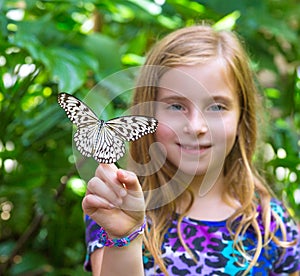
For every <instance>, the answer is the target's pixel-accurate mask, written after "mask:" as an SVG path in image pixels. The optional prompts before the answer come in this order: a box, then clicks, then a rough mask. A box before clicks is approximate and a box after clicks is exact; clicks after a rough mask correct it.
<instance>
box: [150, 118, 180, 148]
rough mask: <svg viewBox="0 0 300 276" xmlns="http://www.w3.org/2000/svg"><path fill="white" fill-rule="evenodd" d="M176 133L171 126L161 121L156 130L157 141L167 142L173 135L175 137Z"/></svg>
mask: <svg viewBox="0 0 300 276" xmlns="http://www.w3.org/2000/svg"><path fill="white" fill-rule="evenodd" d="M175 136H176V134H175V132H174V131H173V130H172V128H170V127H169V126H167V125H166V124H164V123H161V122H160V123H159V124H158V126H157V129H156V132H155V140H156V142H160V143H163V144H165V143H166V142H167V141H168V140H170V139H171V138H172V137H175Z"/></svg>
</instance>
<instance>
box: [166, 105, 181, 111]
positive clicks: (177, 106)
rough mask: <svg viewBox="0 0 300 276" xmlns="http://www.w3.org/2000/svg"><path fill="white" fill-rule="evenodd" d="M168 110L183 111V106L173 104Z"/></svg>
mask: <svg viewBox="0 0 300 276" xmlns="http://www.w3.org/2000/svg"><path fill="white" fill-rule="evenodd" d="M168 109H171V110H183V109H184V108H183V106H182V105H181V104H171V105H169V107H168Z"/></svg>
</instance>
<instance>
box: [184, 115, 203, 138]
mask: <svg viewBox="0 0 300 276" xmlns="http://www.w3.org/2000/svg"><path fill="white" fill-rule="evenodd" d="M183 131H184V132H186V133H192V134H194V135H199V134H204V133H206V132H207V131H208V125H207V121H206V119H205V117H204V115H203V113H202V112H201V111H200V110H195V111H193V112H192V113H191V114H190V115H189V116H188V117H187V121H186V125H185V126H184V128H183Z"/></svg>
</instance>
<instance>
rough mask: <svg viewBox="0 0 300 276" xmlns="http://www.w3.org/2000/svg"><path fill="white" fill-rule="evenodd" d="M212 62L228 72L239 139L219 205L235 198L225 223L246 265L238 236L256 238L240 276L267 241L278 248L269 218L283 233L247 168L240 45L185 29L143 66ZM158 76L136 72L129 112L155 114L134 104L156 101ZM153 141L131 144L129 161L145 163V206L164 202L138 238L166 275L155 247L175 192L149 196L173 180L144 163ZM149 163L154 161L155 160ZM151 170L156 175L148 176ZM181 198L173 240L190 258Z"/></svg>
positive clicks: (249, 108) (168, 170)
mask: <svg viewBox="0 0 300 276" xmlns="http://www.w3.org/2000/svg"><path fill="white" fill-rule="evenodd" d="M215 58H221V59H222V60H223V61H224V62H225V64H226V69H227V71H228V73H229V74H232V76H233V77H234V80H235V83H234V84H233V85H234V87H235V91H236V93H238V96H239V104H240V114H241V115H240V121H239V135H238V137H237V139H236V142H235V144H234V146H233V148H232V150H231V152H230V153H229V155H228V156H227V157H226V160H225V163H224V175H225V181H224V182H225V183H226V187H225V193H224V200H225V202H227V203H228V204H231V205H232V202H233V199H236V200H237V201H238V202H239V204H240V205H239V206H238V207H237V206H235V207H236V208H237V210H236V212H235V213H234V214H233V215H232V216H231V217H230V218H229V219H228V220H227V227H228V229H229V231H230V233H231V234H232V236H233V239H234V246H235V247H236V248H237V249H238V250H239V251H240V252H241V253H242V254H243V255H244V256H245V260H249V258H248V257H249V256H248V254H247V252H245V251H244V249H243V244H242V243H241V241H240V240H241V239H238V237H239V236H241V235H243V234H244V233H245V232H246V231H247V229H248V228H249V227H253V229H254V230H255V233H256V237H257V248H256V252H255V253H254V255H253V256H251V261H250V264H249V266H248V268H247V270H246V271H245V274H246V273H247V272H248V271H249V270H250V269H251V267H253V266H254V265H255V263H256V261H257V259H258V257H259V254H260V252H261V250H262V248H263V247H264V246H265V244H267V243H268V242H269V241H270V240H274V241H275V242H276V243H277V244H281V242H280V241H278V240H277V239H275V237H274V232H272V231H271V229H270V222H271V218H272V217H273V218H275V219H276V221H277V225H278V227H280V228H281V230H282V232H283V239H284V240H285V229H284V226H283V222H282V221H281V220H280V219H279V217H278V216H276V215H275V214H273V213H272V211H271V209H270V200H271V194H270V191H269V190H268V188H267V187H266V185H265V184H264V182H263V180H262V179H261V178H260V177H259V175H258V174H257V172H256V170H255V168H254V166H253V165H252V158H253V155H254V153H255V148H256V140H257V122H256V104H257V99H256V97H257V91H256V86H255V83H254V77H253V73H252V71H251V69H250V65H249V60H248V57H247V54H246V52H245V50H244V48H243V45H242V44H241V42H240V41H239V39H238V37H237V36H236V35H235V34H233V33H232V32H227V31H215V30H214V29H213V28H212V27H210V26H204V25H201V26H192V27H186V28H182V29H179V30H177V31H175V32H173V33H171V34H169V35H167V36H166V37H165V38H163V39H162V40H161V41H160V42H159V43H158V44H156V45H155V47H154V48H153V49H152V50H151V51H150V53H149V54H148V56H147V59H146V63H145V66H163V67H164V68H172V67H175V66H180V65H196V64H205V63H207V62H209V61H211V60H212V59H215ZM163 73H164V71H163V70H162V71H160V70H155V68H153V70H151V68H150V70H149V68H147V70H144V71H143V70H142V71H141V74H140V77H139V79H138V83H137V88H136V91H135V94H134V99H133V106H137V108H136V110H135V112H137V113H139V114H141V113H144V114H147V115H155V109H154V107H153V106H152V105H147V106H146V108H145V106H142V107H139V104H141V103H145V102H151V101H155V100H156V95H157V89H158V88H157V87H158V85H157V84H158V81H159V78H160V77H161V76H162V74H163ZM154 142H155V135H154V134H153V135H147V136H145V137H143V138H142V139H140V140H138V141H136V142H135V143H134V144H133V145H132V146H131V156H132V158H133V159H134V161H136V162H137V163H139V164H145V171H144V175H147V176H144V177H140V181H141V184H142V187H143V189H144V190H145V191H147V194H146V203H148V204H149V203H150V202H152V204H153V201H155V202H156V203H157V205H159V202H163V201H165V202H169V203H167V204H165V205H163V206H161V207H158V208H148V209H147V216H148V217H149V220H150V222H151V226H150V227H149V229H148V231H146V233H145V238H144V242H145V247H146V249H147V250H148V251H149V252H150V254H151V255H152V256H153V258H154V260H155V263H156V264H157V265H158V266H159V267H160V269H161V270H162V271H163V272H164V273H165V274H166V275H167V274H168V273H167V271H166V267H165V265H164V263H163V260H162V259H161V257H160V255H161V245H162V242H163V238H164V235H165V233H166V231H167V229H168V227H169V226H170V222H171V219H172V218H173V216H174V214H175V213H176V210H177V207H178V206H177V205H176V201H175V200H168V199H169V198H172V196H174V195H175V194H176V193H177V191H172V190H170V189H169V190H167V191H162V193H161V194H160V197H157V194H156V197H155V198H154V196H153V193H152V192H151V191H154V190H155V189H157V188H159V187H161V186H162V185H164V184H165V183H167V182H168V181H170V180H171V179H173V177H174V175H175V171H176V168H174V166H172V164H170V163H169V162H167V161H166V162H165V163H164V164H163V166H162V167H161V168H160V170H158V171H156V168H155V164H156V163H159V162H160V160H151V162H149V161H150V156H149V148H150V146H151V145H152V144H153V143H154ZM154 158H158V159H159V157H154ZM154 161H155V162H154ZM146 164H147V165H146ZM147 171H148V173H147ZM153 171H156V172H155V173H152V172H153ZM241 179H243V182H241ZM172 187H174V186H172ZM175 187H176V186H175ZM172 192H173V194H172ZM186 193H187V194H188V195H189V198H190V202H189V204H188V206H187V207H186V210H185V212H183V213H182V214H181V215H180V217H179V222H178V235H179V238H180V240H181V242H182V244H183V246H184V247H185V249H186V250H187V251H188V252H189V253H191V251H190V250H189V248H188V247H187V246H186V245H185V243H184V241H183V238H182V235H181V233H180V231H179V230H180V223H181V221H182V218H183V216H184V215H185V214H186V213H187V212H188V210H189V208H190V206H191V205H192V203H193V195H192V193H190V192H189V190H188V189H187V191H186ZM258 205H261V208H262V219H263V225H264V234H263V236H262V231H261V230H260V228H259V225H258V222H257V206H258ZM237 218H239V223H238V224H237V223H234V222H235V221H236V219H237ZM192 257H193V255H192Z"/></svg>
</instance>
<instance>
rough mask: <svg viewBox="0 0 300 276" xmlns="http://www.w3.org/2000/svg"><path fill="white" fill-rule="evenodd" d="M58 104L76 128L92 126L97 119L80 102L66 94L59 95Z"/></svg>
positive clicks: (96, 122)
mask: <svg viewBox="0 0 300 276" xmlns="http://www.w3.org/2000/svg"><path fill="white" fill-rule="evenodd" d="M58 103H59V105H60V106H61V107H62V108H63V109H64V110H65V112H66V113H67V116H68V118H69V119H70V120H71V122H72V123H73V124H75V125H76V126H77V127H79V128H80V127H87V126H90V125H92V126H94V125H96V124H98V121H99V119H98V118H97V116H96V114H95V113H94V112H93V111H92V110H91V109H90V108H89V107H88V106H86V105H85V104H84V103H83V102H82V101H80V100H79V99H77V98H76V97H74V96H72V95H69V94H67V93H59V95H58Z"/></svg>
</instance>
